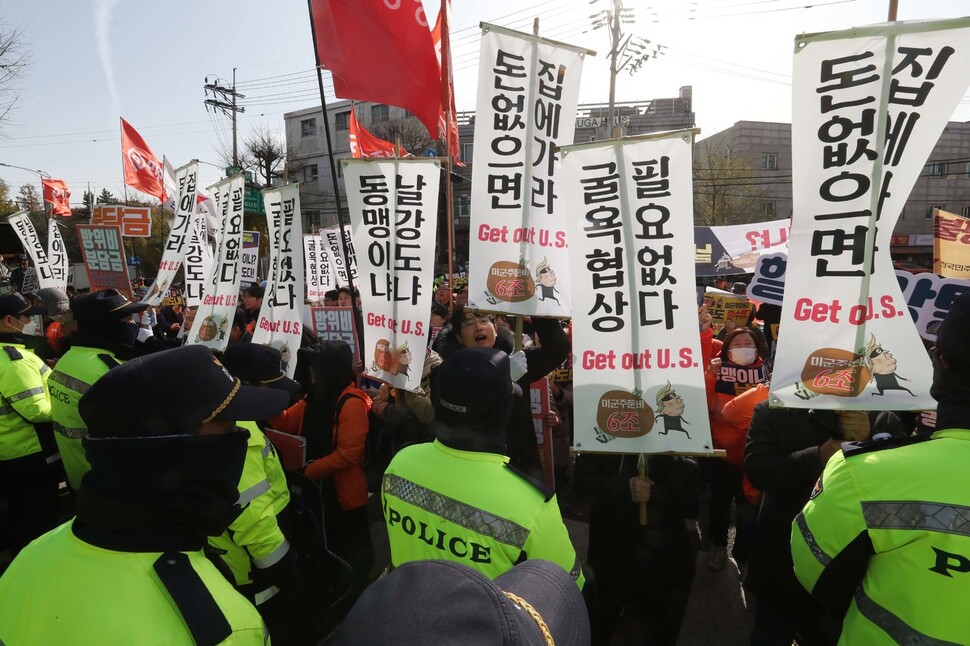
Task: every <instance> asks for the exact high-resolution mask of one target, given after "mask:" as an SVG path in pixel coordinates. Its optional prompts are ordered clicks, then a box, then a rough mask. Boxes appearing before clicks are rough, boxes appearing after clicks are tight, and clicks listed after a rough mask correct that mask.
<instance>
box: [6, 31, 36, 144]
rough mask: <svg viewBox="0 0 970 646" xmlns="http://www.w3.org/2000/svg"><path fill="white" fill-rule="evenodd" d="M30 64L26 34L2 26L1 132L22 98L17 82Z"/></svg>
mask: <svg viewBox="0 0 970 646" xmlns="http://www.w3.org/2000/svg"><path fill="white" fill-rule="evenodd" d="M29 64H30V56H29V55H28V54H27V51H26V38H25V37H24V32H23V31H22V30H20V29H17V28H14V27H7V26H4V25H2V24H0V132H2V126H3V123H4V121H6V120H7V119H8V118H9V117H10V113H11V112H12V111H13V109H14V108H15V107H16V106H17V101H18V100H19V98H20V93H19V88H18V87H17V81H18V80H19V79H20V78H21V76H23V74H24V72H25V71H26V69H27V66H28V65H29Z"/></svg>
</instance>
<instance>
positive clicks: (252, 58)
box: [0, 0, 970, 206]
mask: <svg viewBox="0 0 970 646" xmlns="http://www.w3.org/2000/svg"><path fill="white" fill-rule="evenodd" d="M403 1H404V2H409V1H414V0H403ZM809 2H810V4H809ZM611 4H612V2H611V0H453V5H452V6H453V8H452V13H453V26H452V53H453V57H454V65H455V94H456V102H457V107H458V109H459V110H474V109H475V95H476V91H477V71H478V50H479V43H480V38H481V31H480V29H479V27H478V25H479V23H480V22H482V21H484V22H490V23H494V24H497V25H501V26H504V27H508V28H512V29H518V30H521V31H527V32H531V31H532V23H533V19H534V18H535V17H538V18H539V32H540V35H542V36H545V37H548V38H551V39H554V40H559V41H563V42H568V43H570V44H574V45H578V46H583V47H587V48H589V49H591V50H595V51H596V52H597V53H598V54H597V56H595V57H592V58H587V60H586V63H585V65H584V70H583V78H582V87H581V91H580V103H598V102H606V101H607V100H608V98H609V60H608V57H607V56H606V53H607V52H608V50H609V39H608V35H607V32H606V30H605V29H598V30H595V29H592V22H593V21H592V19H591V16H592V15H594V14H596V13H598V12H600V11H602V10H605V9H607V8H608V7H609V6H611ZM623 4H624V7H625V8H627V9H630V10H631V11H630V12H629V13H630V15H631V22H630V23H629V24H625V25H624V30H625V31H626V32H628V33H630V34H632V35H634V36H636V37H639V38H641V39H644V40H648V41H650V43H651V46H652V47H657V46H660V48H659V51H660V53H659V54H658V55H657V56H656V57H654V58H651V59H650V60H649V61H648V62H647V63H646V64H645V65H643V66H642V67H641V68H640V69H639V71H638V72H637V73H636V74H635V75H633V76H631V75H628V74H627V73H626V71H624V72H621V74H620V76H618V78H617V88H616V100H617V101H633V100H649V99H652V98H657V97H674V96H677V95H678V92H679V89H680V87H682V86H686V85H690V86H693V97H694V112H695V114H696V118H697V125H698V126H699V127H700V128H701V137H702V138H703V137H706V136H709V135H712V134H714V133H716V132H718V131H721V130H724V129H725V128H728V127H730V126H731V125H732V124H734V123H735V122H737V121H741V120H747V121H777V122H790V121H791V66H792V52H793V44H794V38H795V36H796V35H798V34H800V33H815V32H823V31H834V30H841V29H847V28H850V27H857V26H862V25H868V24H875V23H880V22H885V20H886V18H887V13H888V5H889V0H623ZM424 6H425V8H426V11H427V13H428V15H429V16H431V17H432V18H433V17H434V16H436V15H437V12H438V6H439V3H438V2H437V1H435V0H425V1H424ZM898 11H899V13H898V19H899V20H929V19H936V18H953V17H958V16H963V15H968V14H970V1H968V0H899V10H898ZM430 22H431V24H434V21H433V19H432V20H431V21H430ZM0 27H2V29H3V30H4V31H6V30H8V29H12V28H13V29H19V30H21V31H22V32H23V38H24V41H25V46H26V49H27V51H28V53H29V55H30V57H31V59H32V62H31V64H30V66H29V67H28V68H27V70H26V71H25V73H24V75H23V77H22V78H21V79H20V80H19V81H18V82H17V85H16V89H17V91H18V92H19V97H20V100H19V103H18V107H17V109H16V110H15V112H14V113H13V114H12V115H11V117H10V118H9V119H8V120H7V121H5V122H3V123H0V162H3V163H6V164H12V165H16V166H23V167H26V168H29V169H33V170H40V171H43V172H45V173H48V174H50V175H51V176H53V177H55V178H58V179H63V180H64V181H66V182H67V184H68V186H69V187H70V189H71V192H72V197H71V201H72V204H73V205H75V206H79V205H80V204H81V201H82V196H83V193H84V191H85V190H87V187H88V186H89V185H90V186H91V188H92V190H94V192H95V193H99V192H100V191H101V189H104V188H107V189H108V190H109V191H111V192H112V193H114V194H115V195H116V196H119V197H123V195H124V188H123V180H122V172H123V171H122V166H121V155H120V150H121V146H120V131H119V117H124V118H125V120H126V121H128V122H129V123H130V124H131V125H132V126H134V127H135V128H136V129H137V130H138V131H139V132H140V133H141V134H142V136H143V137H144V138H145V139H146V141H147V142H148V144H149V145H150V146H151V147H152V149H153V150H154V152H155V153H156V155H158V156H159V157H161V156H162V155H163V154H164V155H166V156H167V157H168V158H169V159H170V160H171V161H172V163H173V164H174V165H175V166H179V165H181V164H185V163H187V162H188V161H190V160H191V159H198V160H200V161H201V162H202V165H201V167H200V176H201V180H202V185H203V186H207V185H209V184H212V183H214V182H216V181H217V180H218V179H220V178H221V177H222V176H223V167H224V164H223V162H222V161H221V155H220V151H222V150H227V149H229V148H231V141H232V138H231V134H230V132H231V129H230V125H229V120H228V118H227V117H225V116H223V115H219V114H213V113H212V112H207V110H206V107H205V105H204V103H203V101H204V100H205V98H206V96H205V92H204V89H203V85H204V84H205V82H206V79H207V78H208V79H210V80H213V79H216V78H218V79H222V81H223V83H224V84H228V83H230V82H231V79H232V76H233V69H234V68H235V73H236V84H237V89H238V91H239V92H240V93H242V94H244V95H245V97H246V98H245V99H243V100H242V101H241V104H242V105H243V106H244V107H245V109H246V111H245V113H244V114H242V115H241V116H240V119H239V122H238V125H239V141H240V146H241V145H242V141H243V140H244V139H245V137H246V136H247V135H248V134H249V133H250V132H252V130H253V129H254V128H264V129H269V130H270V131H275V132H280V133H282V131H283V114H284V113H285V112H291V111H295V110H300V109H305V108H309V107H313V106H318V105H319V93H318V89H317V82H316V79H315V74H314V71H313V70H314V61H313V45H312V42H311V38H310V26H309V17H308V12H307V5H306V2H304V1H300V0H275V1H273V2H270V1H268V0H262V1H257V0H233V1H230V0H206V1H205V2H199V1H190V0H166V1H165V2H147V1H146V0H70V1H69V2H68V1H63V0H60V1H58V0H10V1H9V2H5V3H4V6H3V7H2V8H0ZM329 83H330V82H329V79H327V80H326V82H325V84H326V85H329ZM328 98H329V99H330V100H333V94H332V87H330V89H328ZM952 119H953V120H959V121H967V120H970V96H965V97H964V98H963V100H962V101H961V102H960V105H959V106H958V108H957V110H956V112H955V114H954V115H953V117H952ZM0 178H3V179H4V180H6V181H7V182H8V183H9V184H10V186H11V189H12V193H14V194H16V192H17V190H18V188H19V186H20V185H21V184H24V183H33V184H34V185H35V186H36V187H37V189H38V190H39V189H40V186H39V179H38V176H37V174H36V173H31V172H29V171H23V170H18V169H12V168H4V167H2V166H0ZM130 194H131V196H132V197H144V196H141V195H138V194H137V193H135V192H131V193H130Z"/></svg>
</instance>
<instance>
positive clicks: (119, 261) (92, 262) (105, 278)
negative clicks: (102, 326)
mask: <svg viewBox="0 0 970 646" xmlns="http://www.w3.org/2000/svg"><path fill="white" fill-rule="evenodd" d="M77 240H78V243H79V244H80V246H81V256H82V258H83V259H84V267H85V268H86V269H87V271H88V283H89V285H90V287H91V291H92V292H97V291H100V290H102V289H117V290H118V291H119V292H121V293H122V294H124V295H125V296H126V297H128V298H131V297H132V293H131V280H130V278H129V276H128V264H127V262H126V259H125V243H124V239H123V238H122V237H121V227H119V226H101V225H96V224H79V225H77Z"/></svg>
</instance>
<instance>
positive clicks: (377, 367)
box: [370, 339, 395, 372]
mask: <svg viewBox="0 0 970 646" xmlns="http://www.w3.org/2000/svg"><path fill="white" fill-rule="evenodd" d="M394 363H395V362H394V356H393V354H392V353H391V342H390V341H388V340H387V339H378V340H377V343H375V344H374V362H373V363H372V364H371V368H370V369H371V372H381V371H382V370H383V371H386V372H394Z"/></svg>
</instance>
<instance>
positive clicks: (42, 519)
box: [0, 294, 61, 643]
mask: <svg viewBox="0 0 970 646" xmlns="http://www.w3.org/2000/svg"><path fill="white" fill-rule="evenodd" d="M44 311H45V310H44V308H43V306H36V307H30V306H29V305H27V303H26V302H25V301H24V299H23V298H21V297H20V296H19V295H17V294H10V295H7V296H0V494H2V495H3V496H4V497H5V498H6V499H7V519H6V522H5V523H4V524H3V526H2V528H0V529H2V532H3V535H4V536H3V538H4V539H5V541H4V542H6V543H7V544H8V545H9V546H10V550H11V552H12V553H13V554H16V553H17V552H18V551H20V549H21V548H23V547H24V546H25V545H27V543H29V542H30V541H32V540H33V539H34V538H36V537H37V536H39V535H40V534H42V533H44V532H46V531H47V530H48V529H50V528H51V527H53V526H54V525H55V524H56V522H57V485H58V482H59V480H60V477H61V475H60V465H59V463H58V462H57V460H56V447H55V445H54V438H53V437H51V428H50V421H51V400H50V395H49V393H48V391H47V382H48V377H49V376H50V368H48V367H47V365H46V364H44V362H43V361H42V360H41V359H40V358H39V357H38V356H37V355H35V354H34V353H33V352H32V351H31V350H30V349H29V347H28V344H31V343H33V342H34V341H33V338H32V337H33V335H34V334H35V333H36V331H37V330H35V329H32V328H34V326H35V321H34V319H33V318H32V317H33V316H34V315H36V314H43V313H44ZM0 625H2V624H0ZM2 639H3V635H2V634H0V640H2ZM6 643H10V642H9V640H8V641H7V642H6Z"/></svg>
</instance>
